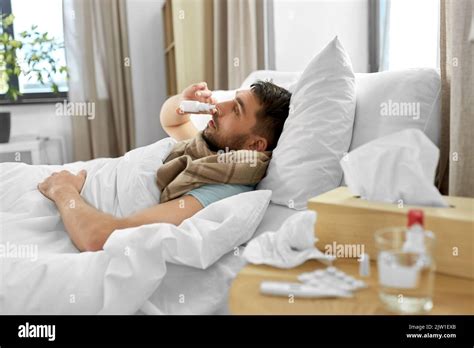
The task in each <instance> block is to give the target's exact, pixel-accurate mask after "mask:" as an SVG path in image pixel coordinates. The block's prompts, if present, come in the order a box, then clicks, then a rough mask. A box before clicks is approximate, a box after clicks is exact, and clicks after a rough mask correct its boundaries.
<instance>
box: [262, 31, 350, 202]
mask: <svg viewBox="0 0 474 348" xmlns="http://www.w3.org/2000/svg"><path fill="white" fill-rule="evenodd" d="M354 80H355V77H354V73H353V71H352V66H351V62H350V58H349V56H348V55H347V54H346V52H345V50H344V48H343V47H342V44H341V43H340V42H339V40H338V38H337V37H335V38H334V39H333V40H332V41H331V42H330V43H329V44H328V45H327V46H326V47H325V48H324V49H323V50H322V51H321V52H320V53H319V54H318V55H316V56H315V57H314V58H313V59H312V61H311V62H310V63H309V65H308V66H307V67H306V69H305V70H304V71H303V73H302V75H301V77H300V79H299V80H298V82H297V84H296V86H295V91H294V93H293V95H292V97H291V105H290V114H289V116H288V119H287V121H286V122H285V126H284V128H283V133H282V135H281V137H280V139H279V141H278V145H277V147H276V149H275V150H274V151H273V158H272V160H271V162H270V165H269V167H268V172H267V176H266V177H265V178H264V179H263V180H262V181H261V182H260V184H259V185H258V188H259V189H268V190H272V191H273V194H272V202H274V203H277V204H282V205H287V206H288V207H290V208H295V209H298V210H300V209H305V208H306V205H307V201H308V199H309V198H311V197H314V196H317V195H319V194H321V193H324V192H326V191H329V190H331V189H333V188H336V187H338V186H339V185H340V183H341V179H342V168H341V166H340V165H339V160H340V159H341V158H342V157H343V156H344V153H345V152H347V151H348V149H349V145H350V143H351V137H352V126H353V123H354V112H355V102H356V100H355V82H354Z"/></svg>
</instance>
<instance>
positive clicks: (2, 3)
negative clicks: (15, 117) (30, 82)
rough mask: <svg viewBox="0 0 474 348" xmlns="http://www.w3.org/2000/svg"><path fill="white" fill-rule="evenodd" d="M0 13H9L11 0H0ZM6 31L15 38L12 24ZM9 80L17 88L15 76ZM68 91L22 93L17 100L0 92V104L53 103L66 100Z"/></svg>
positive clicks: (17, 82)
mask: <svg viewBox="0 0 474 348" xmlns="http://www.w3.org/2000/svg"><path fill="white" fill-rule="evenodd" d="M0 9H1V10H2V11H3V12H2V11H0V13H4V14H7V15H9V14H11V13H12V4H11V0H0ZM7 33H9V34H11V36H12V37H13V38H15V35H14V30H13V25H12V26H10V27H9V28H8V29H7ZM11 82H12V84H13V86H14V87H16V88H17V89H18V90H19V86H20V83H19V81H18V77H17V76H13V77H12V79H11ZM67 99H68V92H59V93H53V92H36V93H24V94H22V95H19V96H18V99H17V100H11V99H8V97H7V95H6V93H0V105H25V104H26V105H30V104H55V103H58V102H59V103H62V102H63V101H67Z"/></svg>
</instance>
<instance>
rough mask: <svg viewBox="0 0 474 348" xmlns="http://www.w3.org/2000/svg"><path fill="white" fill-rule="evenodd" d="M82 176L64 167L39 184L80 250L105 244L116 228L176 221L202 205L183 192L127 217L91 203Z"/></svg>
mask: <svg viewBox="0 0 474 348" xmlns="http://www.w3.org/2000/svg"><path fill="white" fill-rule="evenodd" d="M83 179H84V180H85V174H84V175H83V177H81V174H80V175H73V174H71V173H69V172H66V171H63V172H60V173H56V174H54V175H52V176H50V177H49V178H47V179H46V180H45V181H44V182H43V183H41V184H39V185H38V188H39V190H40V191H41V193H43V194H44V195H45V196H46V197H48V198H49V199H51V200H52V201H53V202H54V203H55V204H56V206H57V208H58V210H59V213H60V215H61V218H62V220H63V223H64V227H65V228H66V231H67V232H68V234H69V236H70V238H71V240H72V242H73V243H74V245H76V247H77V248H78V249H79V250H80V251H97V250H101V249H103V247H104V244H105V242H106V241H107V239H108V238H109V236H110V235H111V234H112V232H114V231H115V230H117V229H124V228H129V227H137V226H142V225H145V224H151V223H156V222H166V223H171V224H174V225H179V224H180V223H181V222H183V221H184V220H185V219H187V218H189V217H191V216H193V215H194V214H195V213H197V212H198V211H199V210H201V209H202V208H203V207H202V205H201V203H200V202H199V201H198V200H197V199H196V198H194V197H192V196H183V197H181V198H177V199H175V200H172V201H168V202H166V203H163V204H158V205H156V206H153V207H151V208H148V209H144V210H142V211H140V212H138V213H136V214H134V215H131V216H129V217H126V218H117V217H114V216H112V215H110V214H106V213H103V212H101V211H99V210H97V209H95V208H94V207H92V206H90V205H89V204H88V203H87V202H86V201H85V200H84V199H83V198H82V197H81V195H80V194H79V192H80V190H81V188H82V185H83V183H84V182H83ZM81 181H82V183H81Z"/></svg>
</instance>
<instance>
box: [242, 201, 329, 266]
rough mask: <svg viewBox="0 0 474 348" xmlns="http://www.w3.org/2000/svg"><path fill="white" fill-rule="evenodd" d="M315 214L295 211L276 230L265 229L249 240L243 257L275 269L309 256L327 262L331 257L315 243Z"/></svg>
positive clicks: (295, 263) (298, 261) (299, 263)
mask: <svg viewBox="0 0 474 348" xmlns="http://www.w3.org/2000/svg"><path fill="white" fill-rule="evenodd" d="M316 216H317V215H316V212H314V211H310V210H307V211H302V212H298V213H295V214H294V215H292V216H290V217H289V218H288V219H286V220H285V222H283V224H282V226H281V227H280V228H279V229H278V231H276V232H272V231H268V232H264V233H262V234H261V235H260V236H258V237H257V238H254V239H252V240H251V241H250V242H249V243H248V245H247V246H246V247H245V250H244V253H243V257H244V258H245V259H246V260H247V261H248V262H250V263H254V264H266V265H270V266H274V267H278V268H293V267H296V266H299V265H301V264H302V263H304V262H305V261H306V260H309V259H317V260H320V261H322V262H324V263H330V262H331V261H333V260H334V257H333V256H332V255H326V254H324V253H323V252H321V251H320V250H318V249H317V248H316V247H315V246H314V244H315V243H316V241H317V238H316V237H315V236H314V224H315V222H316Z"/></svg>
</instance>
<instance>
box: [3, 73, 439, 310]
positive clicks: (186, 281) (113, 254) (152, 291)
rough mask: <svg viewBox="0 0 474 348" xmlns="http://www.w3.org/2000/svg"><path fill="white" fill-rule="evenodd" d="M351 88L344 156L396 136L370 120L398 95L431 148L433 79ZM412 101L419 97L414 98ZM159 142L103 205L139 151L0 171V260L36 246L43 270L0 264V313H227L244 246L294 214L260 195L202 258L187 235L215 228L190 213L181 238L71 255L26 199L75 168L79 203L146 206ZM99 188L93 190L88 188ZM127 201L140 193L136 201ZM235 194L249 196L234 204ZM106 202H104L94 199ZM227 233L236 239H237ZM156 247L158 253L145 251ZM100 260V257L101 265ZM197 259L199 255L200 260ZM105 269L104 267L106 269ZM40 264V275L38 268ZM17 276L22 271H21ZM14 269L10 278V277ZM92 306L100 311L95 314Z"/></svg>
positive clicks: (170, 234) (122, 242)
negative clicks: (351, 115) (418, 106)
mask: <svg viewBox="0 0 474 348" xmlns="http://www.w3.org/2000/svg"><path fill="white" fill-rule="evenodd" d="M300 75H301V73H279V72H275V71H257V72H254V73H252V74H251V75H250V76H249V77H248V78H247V79H246V80H245V81H244V83H243V85H242V88H248V87H249V86H250V84H251V83H252V81H254V80H256V79H272V80H273V81H274V82H275V83H277V84H280V85H282V86H284V87H287V88H289V89H290V90H292V89H293V88H294V86H295V82H296V81H297V80H298V78H299V76H300ZM387 83H388V85H390V86H393V91H387V90H386V89H385V90H384V89H383V88H382V87H381V85H383V86H386V85H387ZM423 84H424V85H426V86H429V87H430V90H429V93H428V92H426V90H427V88H423V87H424V86H423ZM356 85H357V107H356V111H355V114H356V118H355V122H354V131H353V134H352V141H351V149H352V148H355V147H357V146H358V145H360V144H362V143H365V142H367V141H370V140H372V139H375V138H377V137H378V136H381V135H385V134H388V133H391V132H393V131H394V130H396V129H395V128H396V127H402V128H403V127H406V125H403V124H394V123H393V122H387V121H386V120H380V117H379V113H378V107H379V105H380V102H382V101H384V100H387V99H388V98H393V99H395V98H396V95H397V93H398V94H399V93H400V92H399V91H403V93H408V94H410V93H411V94H413V95H415V97H416V98H418V99H420V98H421V100H422V101H423V103H424V105H425V106H424V107H425V108H427V109H429V110H430V112H429V115H427V116H426V115H425V116H424V119H423V121H424V123H423V124H418V125H417V127H421V128H422V129H423V131H425V133H426V134H427V135H428V137H429V138H430V139H432V141H433V142H434V143H435V144H438V142H439V119H440V115H439V93H437V91H439V75H437V73H436V72H435V71H432V70H429V69H419V70H413V71H406V72H404V71H401V72H389V73H378V74H356ZM416 93H418V94H420V93H421V94H423V95H422V96H421V97H420V96H419V95H417V96H416ZM216 95H218V96H219V98H220V99H221V100H222V99H225V98H232V96H233V91H218V92H216ZM415 97H414V98H415ZM374 105H375V106H374ZM422 106H423V105H422ZM374 108H375V111H374ZM374 115H375V116H374ZM193 120H194V121H195V122H196V124H197V125H198V128H202V127H203V126H204V125H205V123H206V119H205V117H203V116H202V115H200V116H196V117H193ZM162 142H164V143H162V144H161V145H160V146H161V147H160V148H159V149H158V151H156V150H157V149H156V148H153V146H150V147H148V148H147V150H146V151H148V154H146V153H145V154H146V155H147V156H148V155H149V156H158V157H147V158H148V159H149V160H147V161H145V162H144V163H145V164H144V166H145V168H142V169H143V170H144V172H146V177H145V179H143V180H142V181H139V182H137V183H135V184H136V185H138V186H136V187H133V188H132V189H130V190H128V191H127V190H125V192H119V194H118V197H119V199H118V200H116V199H115V200H114V198H113V197H115V196H117V192H116V191H114V190H116V187H115V186H114V185H115V183H116V182H120V181H122V182H127V180H129V177H127V175H125V174H119V175H115V174H114V175H115V176H111V173H115V172H114V171H119V172H120V168H121V166H122V167H123V168H122V169H123V173H129V172H130V170H129V168H130V163H133V161H137V163H138V162H140V163H141V162H142V160H143V154H144V152H143V151H145V150H144V148H141V149H137V150H133V151H132V152H131V153H130V155H129V156H128V157H127V158H126V159H123V160H124V161H126V162H124V161H122V162H120V160H118V159H112V160H110V159H97V160H93V161H89V162H75V163H70V164H67V165H65V166H27V165H24V164H18V163H15V164H0V176H2V178H1V181H0V186H1V187H0V189H1V190H0V195H1V197H0V219H1V225H0V227H1V229H2V230H1V233H0V246H1V245H3V247H4V249H3V251H5V243H6V242H8V241H9V240H10V239H11V240H14V241H15V242H16V243H24V244H28V243H29V244H35V243H37V244H38V245H41V246H42V248H41V250H40V251H39V256H40V257H43V260H46V261H45V263H43V264H37V265H33V263H32V264H28V263H26V262H24V261H22V262H23V263H21V262H15V261H12V262H10V261H9V260H8V259H5V258H2V257H0V313H2V314H4V313H7V314H30V313H35V314H73V313H80V314H85V313H100V314H119V313H120V314H139V315H140V314H227V313H228V310H227V300H228V290H229V287H230V285H231V282H232V280H233V279H234V278H235V276H236V275H237V273H238V272H239V271H240V269H241V268H242V267H243V266H244V265H245V260H244V259H243V258H242V256H241V255H242V252H243V250H244V248H245V245H246V243H247V242H248V241H249V240H251V239H252V238H255V237H257V236H258V235H260V234H262V233H263V232H265V231H276V230H277V229H278V228H279V227H280V226H281V224H282V223H283V221H285V219H286V218H288V217H289V216H291V215H293V214H295V213H296V210H294V209H290V208H288V207H286V206H285V205H281V204H274V203H269V200H270V198H269V195H267V196H268V197H264V195H261V196H258V197H257V196H252V197H253V198H252V200H255V202H260V203H258V204H259V208H258V210H259V211H261V216H258V217H254V218H253V222H252V223H254V225H252V226H250V225H248V224H247V223H248V222H247V221H246V219H245V218H241V220H235V221H234V222H233V225H237V226H243V227H242V229H244V230H245V231H239V230H238V228H236V227H235V226H228V227H229V228H227V229H223V230H221V232H222V233H223V234H224V236H225V238H224V239H222V240H218V241H219V243H221V244H219V245H218V244H215V242H210V244H209V245H210V246H215V248H210V249H209V245H208V246H207V247H208V252H207V254H210V256H208V255H207V254H206V253H203V248H205V247H206V244H205V243H204V242H205V241H206V238H209V235H207V234H206V233H201V234H199V233H196V231H197V230H199V229H200V228H201V230H206V229H207V228H208V227H209V226H211V227H212V226H215V227H216V231H217V230H219V228H220V226H217V223H216V222H215V221H214V222H213V221H205V220H206V219H204V218H205V217H206V213H204V214H200V213H198V214H196V215H197V216H196V218H195V219H193V218H194V217H193V218H191V219H190V220H193V221H190V222H189V223H188V224H187V225H186V226H185V228H187V230H185V232H188V233H182V231H177V230H175V229H173V228H172V227H171V226H166V227H163V231H162V233H160V234H158V235H155V236H154V237H151V236H153V234H151V233H150V231H151V229H152V228H156V226H153V225H147V226H146V228H143V229H141V230H140V231H138V230H137V229H129V231H125V232H124V233H114V234H113V235H112V236H114V235H117V237H114V238H112V236H111V238H109V239H112V241H110V243H109V241H108V243H107V244H106V246H105V247H104V249H105V250H104V251H103V252H102V251H101V252H98V253H78V250H77V249H76V248H75V247H74V245H73V244H72V243H71V241H70V239H69V237H68V236H67V234H66V233H65V231H64V226H62V222H61V220H60V217H59V215H58V212H57V209H56V207H55V206H54V204H53V203H52V202H47V201H45V198H44V197H42V196H41V194H39V192H37V190H36V186H35V185H36V184H37V183H38V182H40V181H41V179H42V178H44V177H45V176H46V175H49V173H51V172H53V171H58V170H62V169H67V170H70V171H72V172H77V171H79V170H80V169H83V168H85V169H87V170H88V172H89V174H91V173H94V170H95V169H94V168H99V169H98V170H97V173H98V174H97V175H89V174H88V179H87V180H93V179H91V178H95V182H94V181H89V183H87V181H86V183H87V187H88V188H89V191H88V192H89V193H87V192H83V193H84V194H85V195H86V196H87V195H88V194H89V195H90V196H89V199H90V200H92V201H94V197H95V195H91V192H94V190H95V191H96V192H95V193H96V194H98V196H99V197H102V198H103V200H102V201H105V202H109V203H107V204H105V205H104V204H103V203H101V202H99V201H96V202H94V203H95V206H96V207H97V208H99V209H101V210H102V211H105V212H109V213H113V214H115V215H118V216H121V215H127V214H129V213H131V212H133V211H136V210H137V209H140V208H142V207H144V206H147V205H148V206H149V205H150V204H152V203H153V202H156V199H157V192H156V190H157V188H154V189H152V190H148V189H147V190H144V188H149V187H154V186H156V185H154V180H155V179H154V174H155V173H156V166H154V163H156V161H159V160H161V159H163V157H164V156H165V154H166V151H164V150H163V149H165V148H168V149H169V147H170V146H171V144H172V143H171V142H169V141H168V140H166V139H164V140H162ZM158 143H160V142H158ZM158 143H157V144H158ZM151 154H153V155H151ZM106 161H108V162H109V163H110V164H107V165H108V166H109V167H110V168H109V170H108V171H107V170H103V165H105V162H106ZM147 165H148V166H149V167H148V168H147V167H146V166H147ZM99 174H100V175H99ZM100 183H102V184H100ZM111 183H113V184H114V185H112V184H111ZM135 184H134V185H135ZM101 185H102V187H100V190H99V188H98V187H99V186H101ZM97 190H99V192H97ZM257 191H259V190H257ZM137 192H142V193H143V192H144V193H143V194H141V193H140V194H138V195H137ZM245 194H249V193H244V194H243V195H245ZM250 194H259V193H258V192H255V193H250ZM21 197H28V199H21ZM107 197H110V199H109V200H107V199H104V198H107ZM137 197H138V198H137ZM232 198H233V197H230V198H229V199H232ZM254 198H255V199H254ZM216 203H219V202H216ZM228 204H230V205H229V207H230V206H232V204H233V205H236V201H233V202H232V201H231V202H230V203H228ZM141 205H143V206H141ZM239 209H241V213H242V214H244V215H245V214H249V215H250V214H253V210H255V209H254V207H245V206H244V205H243V206H242V207H239ZM245 209H247V210H245ZM203 211H204V210H203ZM199 214H200V215H199ZM208 218H209V217H208ZM221 218H222V221H227V220H229V219H230V220H229V221H231V222H232V219H231V218H232V217H230V216H225V215H223V216H221ZM213 224H214V225H213ZM224 227H225V226H224ZM160 228H161V227H160ZM211 229H212V228H211ZM226 233H227V235H226ZM239 233H240V234H239ZM233 234H236V235H238V238H237V237H235V236H233ZM175 235H178V237H175ZM174 238H175V239H174ZM180 238H181V239H180ZM203 241H204V242H203ZM180 243H181V244H180ZM213 243H214V244H213ZM130 244H134V245H137V244H139V245H140V247H139V249H137V250H139V251H140V252H139V253H136V255H135V254H133V253H132V257H130V255H126V257H125V256H124V255H123V251H124V249H127V247H128V245H130ZM161 244H163V245H165V247H160V248H158V249H153V247H156V246H160V245H161ZM176 245H178V246H179V245H182V246H183V248H184V249H183V250H178V251H179V252H177V253H176V254H177V255H179V257H175V256H173V252H175V251H176V250H175V249H173V248H176ZM221 246H222V247H221ZM224 246H225V247H224ZM186 248H187V249H186ZM132 249H133V248H132ZM201 249H202V250H201ZM214 249H215V250H214ZM156 250H158V252H156ZM105 254H106V255H108V256H107V257H104V255H105ZM204 254H206V255H205V257H204V259H203V255H204ZM147 255H148V256H147ZM189 255H190V256H189ZM145 256H147V257H145ZM110 260H113V262H109V261H110ZM46 263H47V264H48V267H46V266H45V264H46ZM15 267H16V268H15ZM25 267H26V268H29V269H30V270H29V271H25V272H23V268H25ZM16 270H19V271H18V272H16ZM98 270H101V271H100V272H99V271H98ZM119 270H120V271H119ZM4 271H5V272H6V271H8V272H10V273H9V274H10V275H13V276H11V277H10V276H8V277H7V276H5V274H6V273H4ZM135 273H136V274H135ZM104 275H106V278H107V279H106V281H105V282H101V281H99V280H101V279H102V278H100V279H99V276H100V277H102V276H104ZM97 284H100V285H97ZM12 298H17V299H18V303H15V304H13V303H11V299H12ZM9 301H10V302H9ZM134 301H135V302H134ZM98 302H100V303H98ZM102 305H103V306H102ZM100 307H103V308H107V310H98V308H100Z"/></svg>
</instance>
